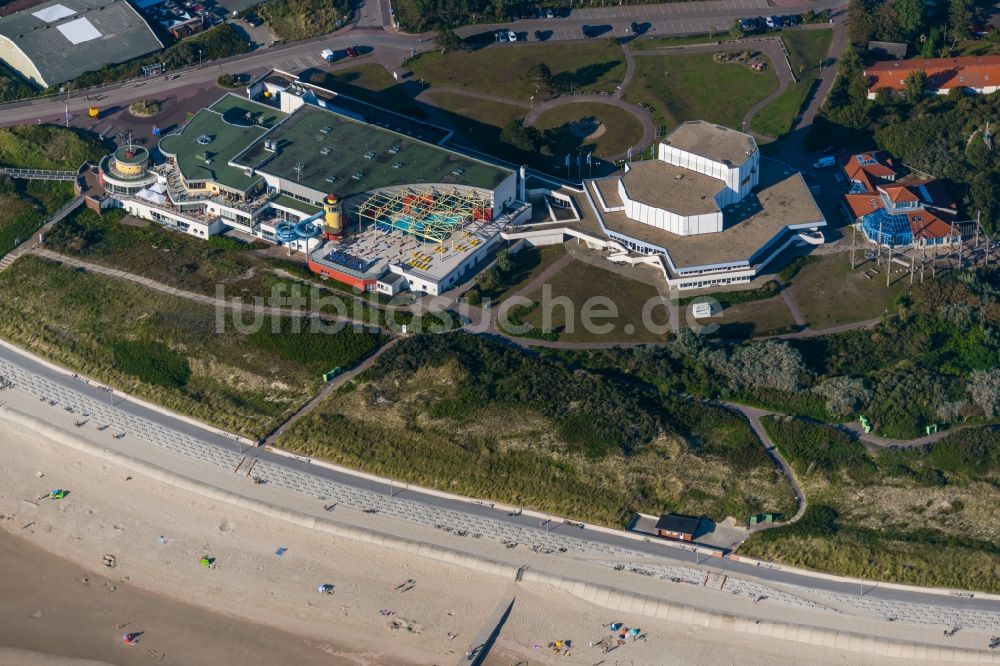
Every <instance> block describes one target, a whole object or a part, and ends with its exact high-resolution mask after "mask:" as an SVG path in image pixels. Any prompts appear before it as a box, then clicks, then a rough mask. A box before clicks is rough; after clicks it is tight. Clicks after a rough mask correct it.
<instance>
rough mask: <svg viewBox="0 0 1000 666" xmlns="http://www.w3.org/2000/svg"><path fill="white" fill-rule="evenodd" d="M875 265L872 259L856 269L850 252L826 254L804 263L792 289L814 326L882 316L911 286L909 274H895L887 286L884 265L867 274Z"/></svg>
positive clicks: (810, 324) (792, 294) (796, 300)
mask: <svg viewBox="0 0 1000 666" xmlns="http://www.w3.org/2000/svg"><path fill="white" fill-rule="evenodd" d="M859 256H860V255H859ZM874 267H875V264H874V262H871V261H869V262H867V263H865V264H864V265H863V266H859V267H858V268H856V269H855V270H854V271H853V272H852V271H851V256H850V253H848V252H837V253H834V254H827V255H822V256H820V259H819V261H817V262H814V263H811V264H809V265H807V266H805V267H803V268H802V270H801V271H800V272H799V274H798V275H796V276H795V278H794V279H793V280H792V284H791V287H789V289H790V293H791V296H792V298H793V299H794V300H795V302H796V303H797V304H798V306H799V309H800V310H801V311H802V316H803V317H805V320H806V321H807V322H808V323H809V326H810V328H814V329H817V328H819V329H821V328H828V327H830V326H836V325H837V324H846V323H848V322H853V321H863V320H865V319H874V318H876V317H880V316H882V314H884V312H885V310H887V309H889V308H890V307H891V306H892V303H893V301H894V300H895V299H896V297H897V296H899V295H900V294H902V293H903V292H905V291H907V290H908V289H909V281H908V279H907V278H906V277H905V275H904V276H895V275H894V276H893V279H894V282H892V283H891V284H890V286H889V288H888V289H886V286H885V272H884V269H883V272H881V273H879V274H878V275H876V276H875V277H873V278H871V279H869V278H867V277H865V270H866V269H869V268H874ZM896 268H899V267H896Z"/></svg>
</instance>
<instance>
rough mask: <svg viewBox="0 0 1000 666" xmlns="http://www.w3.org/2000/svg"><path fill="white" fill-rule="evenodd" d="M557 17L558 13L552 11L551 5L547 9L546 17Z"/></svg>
mask: <svg viewBox="0 0 1000 666" xmlns="http://www.w3.org/2000/svg"><path fill="white" fill-rule="evenodd" d="M555 17H556V13H555V12H554V11H552V8H551V7H549V8H548V9H546V10H545V18H547V19H550V18H555Z"/></svg>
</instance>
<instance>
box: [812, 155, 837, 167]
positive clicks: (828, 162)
mask: <svg viewBox="0 0 1000 666" xmlns="http://www.w3.org/2000/svg"><path fill="white" fill-rule="evenodd" d="M835 166H837V158H836V157H834V156H833V155H827V156H826V157H821V158H819V159H818V160H816V163H815V164H813V169H832V168H833V167H835Z"/></svg>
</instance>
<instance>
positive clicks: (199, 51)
mask: <svg viewBox="0 0 1000 666" xmlns="http://www.w3.org/2000/svg"><path fill="white" fill-rule="evenodd" d="M198 69H201V49H198Z"/></svg>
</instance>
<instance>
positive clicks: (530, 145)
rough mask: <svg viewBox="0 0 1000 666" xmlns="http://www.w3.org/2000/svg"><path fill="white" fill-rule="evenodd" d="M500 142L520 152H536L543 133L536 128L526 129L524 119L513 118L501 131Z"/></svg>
mask: <svg viewBox="0 0 1000 666" xmlns="http://www.w3.org/2000/svg"><path fill="white" fill-rule="evenodd" d="M500 140H501V141H503V142H504V143H506V144H509V145H511V146H514V147H515V148H518V149H520V150H528V151H535V150H537V149H538V144H539V143H540V141H541V133H540V132H539V131H538V130H537V129H536V128H534V127H525V126H524V118H511V119H510V120H509V121H508V122H507V124H506V125H504V126H503V129H502V130H501V131H500Z"/></svg>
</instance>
